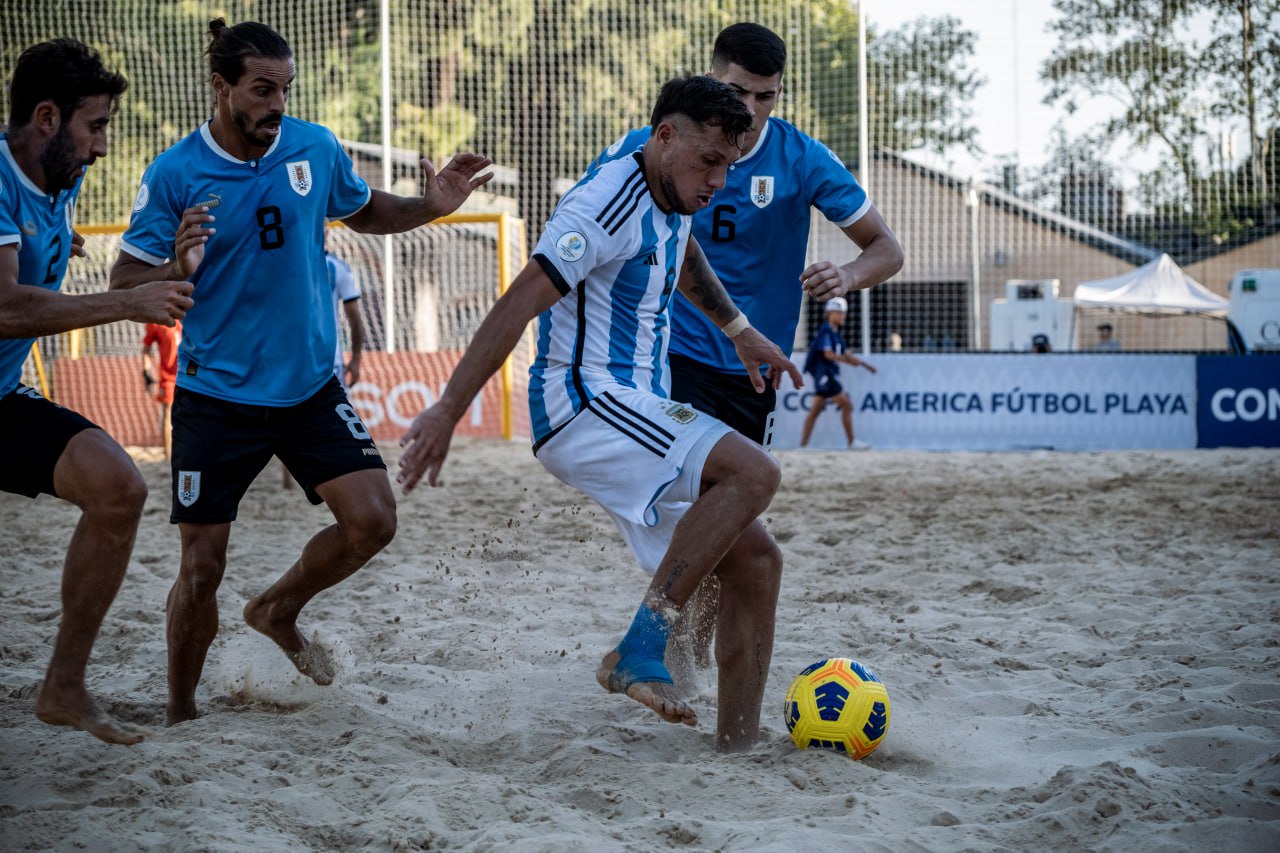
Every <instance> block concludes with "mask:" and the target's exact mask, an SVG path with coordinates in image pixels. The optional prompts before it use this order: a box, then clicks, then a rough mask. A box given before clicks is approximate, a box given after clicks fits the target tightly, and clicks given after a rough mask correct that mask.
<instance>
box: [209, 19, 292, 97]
mask: <svg viewBox="0 0 1280 853" xmlns="http://www.w3.org/2000/svg"><path fill="white" fill-rule="evenodd" d="M205 55H206V56H208V57H209V75H210V76H212V75H214V74H220V75H222V79H224V80H226V81H227V82H228V83H230V84H231V85H232V86H234V85H235V84H236V83H238V82H240V76H241V75H242V74H244V61H245V59H246V58H247V57H255V58H258V59H292V58H293V51H292V50H291V49H290V48H289V43H288V42H287V41H285V40H284V36H282V35H280V34H279V33H278V32H276V31H275V30H273V29H271V27H268V26H267V25H266V24H260V23H258V22H257V21H241V22H240V23H238V24H236V25H235V26H234V27H229V26H227V22H226V20H225V19H223V18H214V19H213V20H212V21H210V22H209V46H208V47H207V48H206V49H205Z"/></svg>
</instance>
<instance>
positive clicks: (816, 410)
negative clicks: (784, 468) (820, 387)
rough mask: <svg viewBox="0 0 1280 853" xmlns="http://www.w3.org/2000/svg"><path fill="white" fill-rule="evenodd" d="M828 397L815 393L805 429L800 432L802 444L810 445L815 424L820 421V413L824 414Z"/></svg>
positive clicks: (805, 421) (806, 417)
mask: <svg viewBox="0 0 1280 853" xmlns="http://www.w3.org/2000/svg"><path fill="white" fill-rule="evenodd" d="M826 405H827V398H826V397H823V396H822V395H821V394H814V395H813V400H812V401H811V403H810V406H809V414H807V415H805V418H804V429H803V430H802V431H801V433H800V446H801V447H808V446H809V436H811V435H813V425H814V424H815V423H817V422H818V415H820V414H822V410H823V409H824V408H826Z"/></svg>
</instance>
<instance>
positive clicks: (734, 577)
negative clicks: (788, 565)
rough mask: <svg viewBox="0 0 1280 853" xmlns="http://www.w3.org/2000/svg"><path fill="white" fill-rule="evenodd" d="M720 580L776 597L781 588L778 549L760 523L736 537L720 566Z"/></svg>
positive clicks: (780, 553) (780, 550) (779, 551)
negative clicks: (736, 539) (726, 557)
mask: <svg viewBox="0 0 1280 853" xmlns="http://www.w3.org/2000/svg"><path fill="white" fill-rule="evenodd" d="M722 569H727V571H721V572H720V573H719V577H720V580H721V581H722V582H724V583H729V584H740V585H744V586H746V587H749V588H752V589H756V590H759V591H762V592H766V593H770V594H772V595H774V596H776V594H777V591H778V589H779V588H780V587H781V585H782V549H780V548H779V547H778V543H776V542H774V541H773V537H772V536H770V535H769V532H768V531H767V530H765V528H764V525H763V524H761V523H760V522H758V521H757V522H754V523H753V524H751V526H750V527H748V528H747V529H746V530H745V531H743V534H742V535H741V536H740V537H738V541H737V542H735V543H734V545H733V548H732V549H730V551H729V554H728V559H726V560H724V561H723V563H722Z"/></svg>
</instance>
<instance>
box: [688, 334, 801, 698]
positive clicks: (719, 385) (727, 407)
mask: <svg viewBox="0 0 1280 853" xmlns="http://www.w3.org/2000/svg"><path fill="white" fill-rule="evenodd" d="M670 363H671V398H672V399H673V400H680V401H681V402H685V403H688V404H689V405H691V406H693V407H694V408H695V409H697V410H698V411H700V412H706V413H707V414H709V415H711V416H712V417H714V418H716V419H718V420H719V421H721V422H722V423H724V424H725V425H726V426H729V427H731V428H733V429H734V430H735V431H736V432H738V433H740V434H742V435H744V436H746V437H747V438H749V439H751V440H752V441H754V442H755V443H756V444H759V445H761V446H762V447H764V448H765V449H766V450H767V449H768V447H769V446H768V444H767V443H766V442H767V440H768V435H767V433H768V427H769V419H770V417H771V416H772V414H773V410H774V408H776V406H777V401H778V399H777V392H776V391H775V390H774V389H773V386H771V385H766V386H765V390H764V392H763V393H761V392H758V391H756V389H755V387H754V386H753V385H752V384H751V380H750V379H748V378H747V377H746V376H745V375H739V374H733V373H725V372H723V371H719V370H715V369H714V368H712V367H710V366H708V365H705V364H703V363H701V362H699V361H697V360H696V359H692V358H688V357H685V356H681V355H678V354H672V356H671V358H670ZM719 609H720V582H719V580H718V579H717V578H716V576H715V575H714V574H712V575H708V576H707V577H706V578H705V579H704V580H703V582H702V583H701V584H699V585H698V588H697V590H696V591H695V592H694V594H693V597H692V598H690V599H689V602H688V604H686V605H685V606H684V609H682V610H681V611H680V616H679V618H678V619H677V620H676V623H675V625H673V626H672V629H671V643H672V645H671V649H672V651H673V652H674V654H675V656H683V657H684V658H687V660H680V661H674V660H673V661H670V662H669V663H668V668H670V669H673V670H674V669H675V668H674V667H672V666H671V664H673V663H675V664H677V665H678V666H680V668H682V669H684V670H686V675H688V674H691V673H689V672H688V670H689V668H690V667H691V666H696V667H700V668H702V669H706V668H708V667H709V666H710V665H711V640H712V637H713V636H714V635H715V626H716V618H717V617H716V614H717V613H718V612H719ZM673 674H674V672H673ZM683 680H685V681H687V680H688V679H687V677H686V678H685V679H683ZM676 681H677V683H680V682H681V681H682V679H681V678H679V677H677V679H676Z"/></svg>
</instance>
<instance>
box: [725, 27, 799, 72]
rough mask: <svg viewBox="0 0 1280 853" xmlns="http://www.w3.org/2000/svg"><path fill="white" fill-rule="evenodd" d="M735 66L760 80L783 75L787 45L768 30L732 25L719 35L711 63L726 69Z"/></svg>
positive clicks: (785, 65)
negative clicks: (731, 65)
mask: <svg viewBox="0 0 1280 853" xmlns="http://www.w3.org/2000/svg"><path fill="white" fill-rule="evenodd" d="M730 63H733V64H734V65H738V66H741V67H742V68H745V69H746V70H747V71H750V72H751V73H752V74H756V75H758V76H760V77H772V76H773V75H775V74H781V73H782V72H783V70H785V69H786V67H787V45H786V43H785V42H783V40H782V39H781V38H780V37H779V36H778V34H777V33H775V32H774V31H773V30H771V29H769V28H768V27H762V26H760V25H759V24H749V23H746V24H732V25H730V26H728V27H725V28H724V29H723V30H721V31H720V35H718V36H716V43H715V47H713V48H712V49H711V64H712V66H713V67H715V68H722V67H724V66H726V65H729V64H730Z"/></svg>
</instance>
